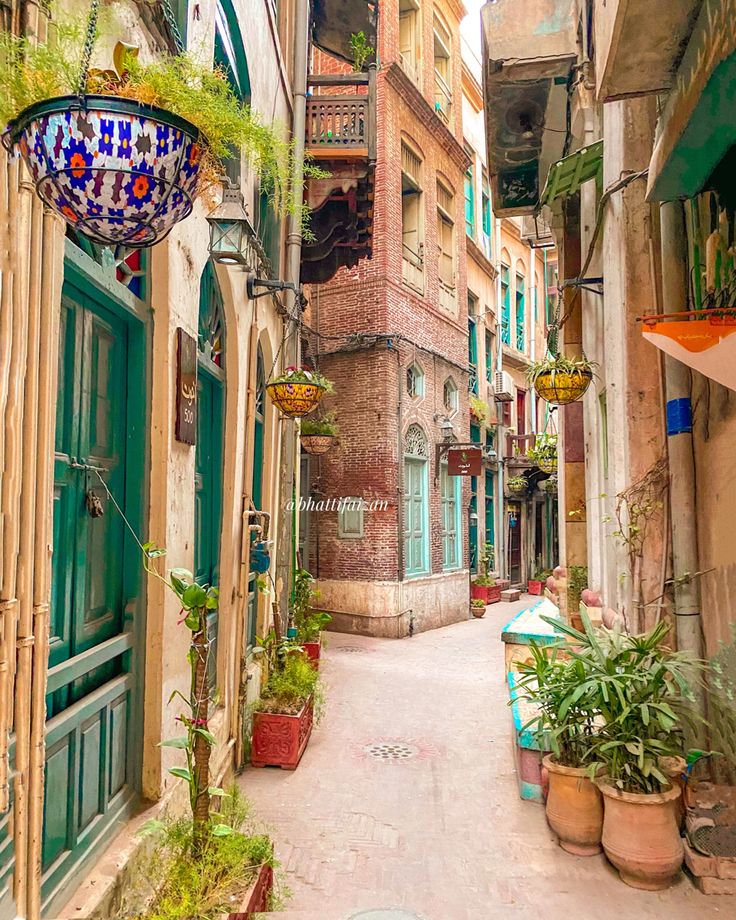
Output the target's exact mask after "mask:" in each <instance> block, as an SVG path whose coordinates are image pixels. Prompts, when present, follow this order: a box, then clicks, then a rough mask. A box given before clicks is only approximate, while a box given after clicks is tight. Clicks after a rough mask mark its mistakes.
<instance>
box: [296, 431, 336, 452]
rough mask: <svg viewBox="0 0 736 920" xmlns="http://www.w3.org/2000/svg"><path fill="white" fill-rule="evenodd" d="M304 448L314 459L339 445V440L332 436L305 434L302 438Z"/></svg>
mask: <svg viewBox="0 0 736 920" xmlns="http://www.w3.org/2000/svg"><path fill="white" fill-rule="evenodd" d="M301 442H302V447H303V448H304V450H305V451H306V452H307V453H308V454H311V455H312V456H313V457H318V456H320V455H321V454H326V453H327V451H328V450H331V449H332V448H333V447H334V446H335V444H336V443H337V438H335V437H333V436H332V435H331V434H303V435H302V436H301Z"/></svg>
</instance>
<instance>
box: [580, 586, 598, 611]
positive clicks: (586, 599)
mask: <svg viewBox="0 0 736 920" xmlns="http://www.w3.org/2000/svg"><path fill="white" fill-rule="evenodd" d="M580 600H581V601H582V602H583V603H584V604H585V606H586V607H602V606H603V598H602V597H601V592H600V591H593V590H592V589H591V588H585V589H583V591H582V592H581V593H580Z"/></svg>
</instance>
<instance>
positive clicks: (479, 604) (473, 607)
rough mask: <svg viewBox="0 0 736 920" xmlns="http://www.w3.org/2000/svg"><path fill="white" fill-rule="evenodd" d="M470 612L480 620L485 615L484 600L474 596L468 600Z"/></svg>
mask: <svg viewBox="0 0 736 920" xmlns="http://www.w3.org/2000/svg"><path fill="white" fill-rule="evenodd" d="M470 612H471V613H472V614H473V616H474V617H475V618H476V619H477V620H480V619H481V617H484V616H485V615H486V602H485V601H484V600H481V599H480V598H479V597H474V598H473V599H472V600H471V602H470Z"/></svg>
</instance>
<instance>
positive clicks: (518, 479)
mask: <svg viewBox="0 0 736 920" xmlns="http://www.w3.org/2000/svg"><path fill="white" fill-rule="evenodd" d="M506 485H507V487H508V488H509V489H510V490H511V491H512V492H522V491H524V490H525V489H526V488H527V487H528V485H529V483H528V481H527V478H526V476H510V477H509V479H508V480H507V482H506Z"/></svg>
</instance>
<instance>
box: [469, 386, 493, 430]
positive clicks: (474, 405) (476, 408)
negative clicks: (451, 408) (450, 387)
mask: <svg viewBox="0 0 736 920" xmlns="http://www.w3.org/2000/svg"><path fill="white" fill-rule="evenodd" d="M468 402H469V403H470V411H471V413H472V414H473V415H474V416H475V417H476V419H477V420H478V421H479V422H480V423H481V425H483V424H485V423H486V421H487V420H488V419H489V418H490V415H491V407H490V406H489V405H488V403H487V402H485V400H483V399H480V398H479V397H478V396H474V395H473V394H472V393H471V394H470V396H469V397H468Z"/></svg>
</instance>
